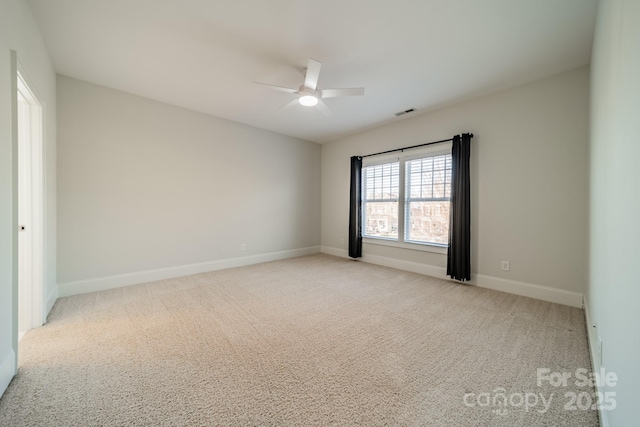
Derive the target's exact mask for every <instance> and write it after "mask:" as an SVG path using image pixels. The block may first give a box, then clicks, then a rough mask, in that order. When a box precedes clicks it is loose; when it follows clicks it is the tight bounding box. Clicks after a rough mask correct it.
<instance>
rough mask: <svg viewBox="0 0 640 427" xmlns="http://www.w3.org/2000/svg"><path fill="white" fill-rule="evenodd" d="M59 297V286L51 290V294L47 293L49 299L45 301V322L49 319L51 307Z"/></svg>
mask: <svg viewBox="0 0 640 427" xmlns="http://www.w3.org/2000/svg"><path fill="white" fill-rule="evenodd" d="M57 299H58V287H57V286H56V287H54V288H53V289H52V290H51V291H50V292H49V295H47V301H46V303H45V310H46V311H45V312H44V317H43V318H44V320H45V322H46V321H47V316H49V313H51V309H52V308H53V305H54V304H55V303H56V301H57Z"/></svg>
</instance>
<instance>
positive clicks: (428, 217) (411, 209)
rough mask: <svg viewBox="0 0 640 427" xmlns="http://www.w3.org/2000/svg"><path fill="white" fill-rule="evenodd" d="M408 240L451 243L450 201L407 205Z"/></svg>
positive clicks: (410, 203)
mask: <svg viewBox="0 0 640 427" xmlns="http://www.w3.org/2000/svg"><path fill="white" fill-rule="evenodd" d="M406 209H407V227H406V240H408V241H414V242H422V243H439V244H444V245H446V244H448V243H449V201H444V202H409V203H407V207H406Z"/></svg>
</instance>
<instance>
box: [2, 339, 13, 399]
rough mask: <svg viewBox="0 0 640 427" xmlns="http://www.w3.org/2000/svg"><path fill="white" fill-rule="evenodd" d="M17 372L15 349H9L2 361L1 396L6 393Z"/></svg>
mask: <svg viewBox="0 0 640 427" xmlns="http://www.w3.org/2000/svg"><path fill="white" fill-rule="evenodd" d="M15 374H16V354H15V353H14V351H13V350H9V353H8V354H7V355H6V356H5V358H4V359H3V360H2V363H0V397H2V395H3V394H4V392H5V390H6V389H7V387H8V386H9V383H10V382H11V380H12V379H13V377H14V376H15Z"/></svg>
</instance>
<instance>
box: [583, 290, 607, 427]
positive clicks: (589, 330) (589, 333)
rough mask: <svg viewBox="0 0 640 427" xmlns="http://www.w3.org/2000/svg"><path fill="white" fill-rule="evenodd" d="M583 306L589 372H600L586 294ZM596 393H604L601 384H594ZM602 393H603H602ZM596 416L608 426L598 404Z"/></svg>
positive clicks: (595, 331)
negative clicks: (589, 361)
mask: <svg viewBox="0 0 640 427" xmlns="http://www.w3.org/2000/svg"><path fill="white" fill-rule="evenodd" d="M582 305H583V307H584V321H585V323H586V327H587V341H588V345H589V356H590V357H591V372H600V368H601V367H602V365H601V364H600V362H599V358H596V356H597V354H596V351H597V343H598V337H597V333H598V331H597V330H596V328H595V326H594V325H595V323H593V321H592V320H591V312H590V311H589V305H588V304H587V297H586V295H585V296H584V297H583V304H582ZM594 387H595V388H596V392H597V393H604V392H605V390H604V389H603V387H602V386H601V385H598V384H595V385H594ZM603 395H604V394H603ZM598 418H599V419H600V426H601V427H609V418H608V417H607V411H604V410H603V409H602V405H598Z"/></svg>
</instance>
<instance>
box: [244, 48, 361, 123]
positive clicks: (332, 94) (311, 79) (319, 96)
mask: <svg viewBox="0 0 640 427" xmlns="http://www.w3.org/2000/svg"><path fill="white" fill-rule="evenodd" d="M321 66H322V64H321V63H320V62H318V61H316V60H313V59H309V63H308V65H307V68H305V69H304V83H303V84H302V86H300V87H299V88H298V89H291V88H288V87H282V86H274V85H271V84H267V83H260V82H254V83H255V84H258V85H262V86H266V87H268V88H270V89H274V90H279V91H281V92H286V93H292V94H295V95H298V97H297V98H296V99H294V100H293V101H291V102H289V103H288V104H285V105H284V106H282V107H280V108H278V110H277V111H280V110H285V109H287V108H290V107H293V106H294V105H296V104H300V105H304V106H305V107H314V106H315V107H317V108H318V109H319V110H320V111H321V112H322V113H323V114H325V115H327V116H330V115H331V114H333V113H332V112H331V110H330V109H329V107H327V105H326V104H325V103H324V102H322V100H323V99H324V98H338V97H342V96H361V95H364V88H363V87H355V88H349V89H318V79H319V78H320V67H321Z"/></svg>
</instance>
